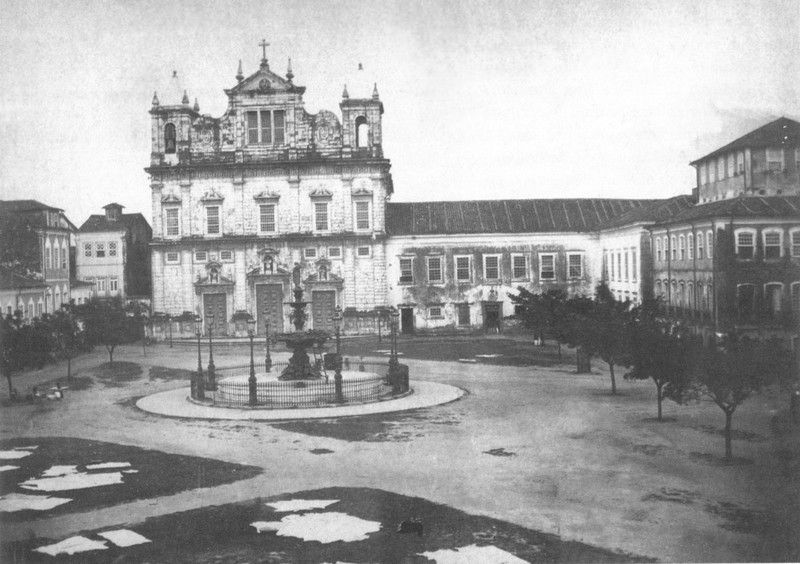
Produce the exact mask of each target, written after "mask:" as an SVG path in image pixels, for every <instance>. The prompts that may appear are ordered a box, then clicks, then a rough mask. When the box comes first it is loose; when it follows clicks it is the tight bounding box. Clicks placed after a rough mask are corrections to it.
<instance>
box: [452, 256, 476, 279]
mask: <svg viewBox="0 0 800 564" xmlns="http://www.w3.org/2000/svg"><path fill="white" fill-rule="evenodd" d="M455 261H456V281H457V282H469V281H470V280H471V278H472V276H471V275H472V258H471V257H455Z"/></svg>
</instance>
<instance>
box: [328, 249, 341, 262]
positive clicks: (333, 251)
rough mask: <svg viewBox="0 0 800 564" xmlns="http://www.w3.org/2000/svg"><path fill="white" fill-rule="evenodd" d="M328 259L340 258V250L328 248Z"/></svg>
mask: <svg viewBox="0 0 800 564" xmlns="http://www.w3.org/2000/svg"><path fill="white" fill-rule="evenodd" d="M328 258H337V259H338V258H342V248H341V247H328Z"/></svg>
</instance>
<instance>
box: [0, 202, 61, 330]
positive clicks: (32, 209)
mask: <svg viewBox="0 0 800 564" xmlns="http://www.w3.org/2000/svg"><path fill="white" fill-rule="evenodd" d="M74 232H75V226H74V225H73V224H72V222H70V221H69V219H67V217H66V215H64V210H62V209H60V208H55V207H52V206H48V205H45V204H42V203H41V202H37V201H36V200H0V266H3V267H5V268H6V269H8V270H10V272H11V273H13V274H15V275H16V278H15V277H13V276H12V278H14V279H16V280H22V279H25V280H37V281H40V282H42V283H44V287H43V288H41V289H40V291H41V295H39V296H38V297H36V298H35V299H34V298H33V297H32V296H30V295H29V296H28V298H27V301H26V303H25V308H24V309H23V313H24V314H25V316H26V317H28V318H32V317H37V316H39V315H41V314H42V313H52V312H53V311H55V310H57V309H58V308H60V307H61V306H62V305H63V304H66V303H69V300H70V277H69V271H70V264H69V259H70V243H71V235H72V233H74ZM20 277H21V278H20ZM26 284H27V282H26ZM37 287H38V285H37ZM28 293H30V292H28ZM8 305H10V304H6V307H7V306H8ZM28 306H30V310H29V308H28Z"/></svg>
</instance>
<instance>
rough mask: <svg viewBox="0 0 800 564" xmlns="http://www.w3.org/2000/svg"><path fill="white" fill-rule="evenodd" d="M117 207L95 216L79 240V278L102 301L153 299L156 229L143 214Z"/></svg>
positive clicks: (82, 227) (77, 266)
mask: <svg viewBox="0 0 800 564" xmlns="http://www.w3.org/2000/svg"><path fill="white" fill-rule="evenodd" d="M123 207H124V206H121V205H120V204H117V203H111V204H108V205H106V206H103V210H105V213H104V214H102V215H91V216H89V219H87V220H86V221H85V222H84V223H83V225H81V227H80V229H78V232H77V234H76V236H75V242H76V253H75V255H76V256H75V263H76V276H77V278H78V280H81V281H83V282H90V283H92V284H93V286H94V288H93V291H92V294H93V295H94V296H98V297H113V296H120V297H121V298H123V299H126V298H136V299H147V300H149V299H150V292H151V290H150V288H151V277H150V248H149V245H150V240H151V238H152V233H153V231H152V229H151V228H150V225H149V224H148V223H147V220H146V219H145V218H144V216H143V215H142V214H140V213H122V208H123Z"/></svg>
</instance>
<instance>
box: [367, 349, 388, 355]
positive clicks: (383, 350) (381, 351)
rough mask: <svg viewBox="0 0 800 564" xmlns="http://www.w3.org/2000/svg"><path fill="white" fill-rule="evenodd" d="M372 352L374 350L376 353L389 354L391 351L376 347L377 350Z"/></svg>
mask: <svg viewBox="0 0 800 564" xmlns="http://www.w3.org/2000/svg"><path fill="white" fill-rule="evenodd" d="M372 352H376V353H380V354H390V353H391V352H392V351H390V350H389V349H378V350H376V351H372Z"/></svg>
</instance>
